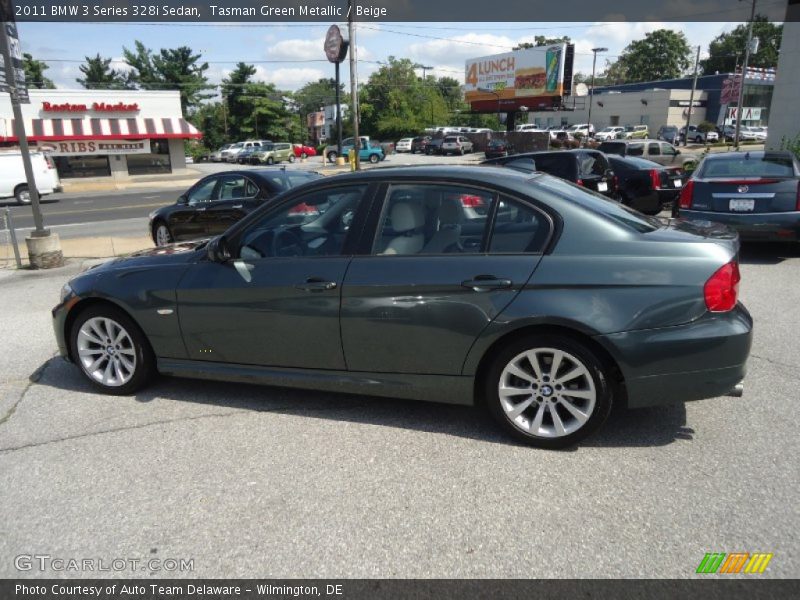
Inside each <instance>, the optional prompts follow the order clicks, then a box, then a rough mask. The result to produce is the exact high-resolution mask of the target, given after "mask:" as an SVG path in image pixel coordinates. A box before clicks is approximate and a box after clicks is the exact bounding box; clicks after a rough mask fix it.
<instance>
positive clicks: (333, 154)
mask: <svg viewBox="0 0 800 600" xmlns="http://www.w3.org/2000/svg"><path fill="white" fill-rule="evenodd" d="M337 158H339V153H338V152H333V151H331V152H328V162H331V163H335V162H336V159H337Z"/></svg>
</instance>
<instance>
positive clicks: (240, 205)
mask: <svg viewBox="0 0 800 600" xmlns="http://www.w3.org/2000/svg"><path fill="white" fill-rule="evenodd" d="M242 206H243V205H242V204H234V205H233V208H242Z"/></svg>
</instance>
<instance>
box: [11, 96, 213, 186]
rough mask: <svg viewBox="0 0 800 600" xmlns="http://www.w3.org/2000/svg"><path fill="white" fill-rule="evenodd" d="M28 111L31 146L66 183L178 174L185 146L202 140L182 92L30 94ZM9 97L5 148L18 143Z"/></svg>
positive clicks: (25, 114) (24, 110)
mask: <svg viewBox="0 0 800 600" xmlns="http://www.w3.org/2000/svg"><path fill="white" fill-rule="evenodd" d="M29 94H30V99H31V102H30V104H23V105H22V116H23V119H24V121H25V132H26V134H27V136H28V142H29V143H30V144H31V147H32V148H34V149H39V150H41V151H44V152H46V153H48V154H49V155H50V156H52V157H53V160H54V161H55V163H56V167H57V169H58V174H59V175H60V177H61V178H64V179H69V178H84V177H112V178H114V179H128V178H130V177H135V176H138V175H154V174H161V173H173V172H176V171H180V170H182V169H185V168H186V157H185V156H186V155H185V152H184V140H191V139H199V138H201V137H202V134H201V133H200V132H199V131H198V130H197V129H196V128H195V127H194V126H193V125H191V124H190V123H189V122H187V121H186V120H185V119H184V118H183V115H182V113H181V102H180V94H179V92H177V91H140V90H29ZM14 126H15V123H14V118H13V113H12V110H11V102H10V99H9V97H8V95H5V94H4V95H2V96H0V146H2V147H14V146H16V144H17V137H16V135H15V129H14Z"/></svg>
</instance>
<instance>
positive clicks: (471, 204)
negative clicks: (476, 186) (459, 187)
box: [460, 194, 484, 208]
mask: <svg viewBox="0 0 800 600" xmlns="http://www.w3.org/2000/svg"><path fill="white" fill-rule="evenodd" d="M460 200H461V206H463V207H464V208H478V207H480V206H483V205H484V202H483V198H481V197H480V196H469V195H466V194H464V195H463V196H461V198H460Z"/></svg>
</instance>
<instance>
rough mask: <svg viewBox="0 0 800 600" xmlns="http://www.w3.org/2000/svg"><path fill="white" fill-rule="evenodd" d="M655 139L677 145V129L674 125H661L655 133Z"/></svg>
mask: <svg viewBox="0 0 800 600" xmlns="http://www.w3.org/2000/svg"><path fill="white" fill-rule="evenodd" d="M656 139H659V140H663V141H665V142H669V143H670V144H677V143H678V141H679V133H678V128H677V127H676V126H675V125H662V126H661V127H659V128H658V131H657V132H656Z"/></svg>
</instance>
